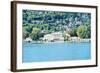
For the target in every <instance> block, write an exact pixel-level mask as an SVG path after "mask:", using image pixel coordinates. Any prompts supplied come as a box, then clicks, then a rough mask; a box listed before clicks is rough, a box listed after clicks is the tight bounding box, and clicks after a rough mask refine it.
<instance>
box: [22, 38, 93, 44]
mask: <svg viewBox="0 0 100 73" xmlns="http://www.w3.org/2000/svg"><path fill="white" fill-rule="evenodd" d="M23 42H28V43H33V44H40V43H41V44H42V43H43V44H46V43H88V42H91V40H90V39H81V40H77V41H76V40H70V41H53V42H51V41H25V40H23Z"/></svg>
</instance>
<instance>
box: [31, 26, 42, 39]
mask: <svg viewBox="0 0 100 73" xmlns="http://www.w3.org/2000/svg"><path fill="white" fill-rule="evenodd" d="M30 37H31V38H32V40H38V39H39V38H40V29H39V28H36V27H34V28H33V30H32V32H31V34H30Z"/></svg>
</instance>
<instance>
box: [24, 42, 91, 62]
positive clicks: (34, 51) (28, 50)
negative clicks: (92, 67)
mask: <svg viewBox="0 0 100 73" xmlns="http://www.w3.org/2000/svg"><path fill="white" fill-rule="evenodd" d="M87 59H91V43H89V42H88V43H48V44H47V43H46V44H32V43H23V49H22V61H23V62H48V61H67V60H87Z"/></svg>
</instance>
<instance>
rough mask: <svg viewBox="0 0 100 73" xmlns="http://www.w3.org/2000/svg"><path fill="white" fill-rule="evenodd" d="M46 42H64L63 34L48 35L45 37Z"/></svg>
mask: <svg viewBox="0 0 100 73" xmlns="http://www.w3.org/2000/svg"><path fill="white" fill-rule="evenodd" d="M43 40H44V41H48V42H53V41H63V40H64V37H63V36H62V33H61V32H54V33H51V34H46V35H44V37H43Z"/></svg>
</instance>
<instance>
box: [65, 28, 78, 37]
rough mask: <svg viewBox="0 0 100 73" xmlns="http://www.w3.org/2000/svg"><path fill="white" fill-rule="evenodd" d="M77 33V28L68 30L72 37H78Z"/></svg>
mask: <svg viewBox="0 0 100 73" xmlns="http://www.w3.org/2000/svg"><path fill="white" fill-rule="evenodd" d="M76 31H77V28H75V27H74V28H68V29H67V33H68V34H69V35H71V36H77V33H76Z"/></svg>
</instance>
